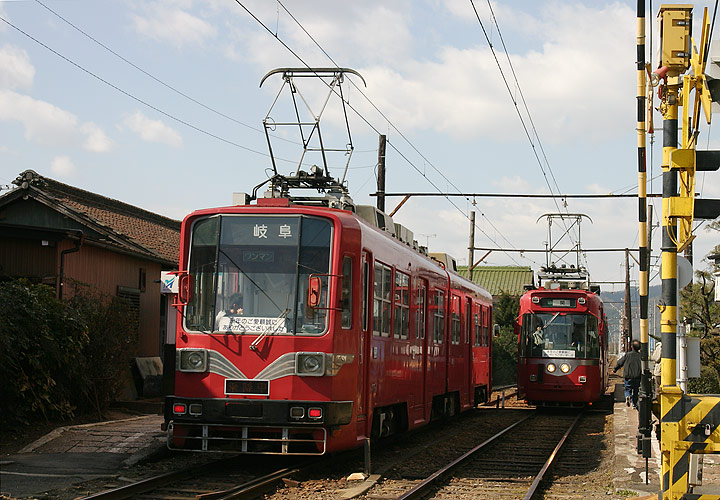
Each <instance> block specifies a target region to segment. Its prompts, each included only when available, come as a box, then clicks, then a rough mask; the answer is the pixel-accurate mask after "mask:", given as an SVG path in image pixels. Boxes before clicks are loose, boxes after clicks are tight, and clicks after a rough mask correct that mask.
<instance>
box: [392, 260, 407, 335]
mask: <svg viewBox="0 0 720 500" xmlns="http://www.w3.org/2000/svg"><path fill="white" fill-rule="evenodd" d="M409 330H410V276H408V275H407V274H405V273H402V272H400V271H395V330H394V333H393V336H394V337H395V338H400V339H406V338H408V331H409Z"/></svg>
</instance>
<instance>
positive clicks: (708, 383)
mask: <svg viewBox="0 0 720 500" xmlns="http://www.w3.org/2000/svg"><path fill="white" fill-rule="evenodd" d="M688 392H690V393H691V394H720V382H718V377H717V373H716V372H715V370H713V369H712V368H711V367H709V366H703V367H702V368H701V369H700V378H691V379H690V380H689V381H688Z"/></svg>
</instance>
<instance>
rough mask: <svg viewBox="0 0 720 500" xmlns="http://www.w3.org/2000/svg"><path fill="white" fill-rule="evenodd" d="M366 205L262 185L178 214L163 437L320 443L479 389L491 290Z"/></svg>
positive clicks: (333, 444) (420, 413)
mask: <svg viewBox="0 0 720 500" xmlns="http://www.w3.org/2000/svg"><path fill="white" fill-rule="evenodd" d="M365 208H366V209H367V208H369V209H371V210H370V216H369V217H367V216H366V217H362V216H360V215H359V213H357V212H356V211H355V210H354V207H347V208H345V207H341V208H331V207H328V206H318V205H314V206H311V205H308V204H302V203H295V202H294V201H293V200H292V199H290V198H267V199H265V198H260V199H258V200H257V202H256V203H254V204H246V205H240V206H232V207H225V208H216V209H208V210H200V211H197V212H194V213H192V214H191V215H189V216H188V217H187V218H186V219H185V220H184V221H183V224H182V233H181V254H180V266H181V267H180V268H181V269H182V270H183V271H182V272H181V273H180V275H181V276H180V294H179V304H178V309H179V314H180V315H179V321H178V326H177V337H176V342H177V345H176V351H177V356H176V372H175V390H174V394H173V395H172V396H169V397H167V399H166V407H165V408H166V409H165V419H166V423H165V425H166V428H167V432H168V443H169V446H170V447H171V448H173V449H187V450H200V451H231V452H241V453H265V454H323V453H326V452H333V451H337V450H342V449H348V448H353V447H358V446H362V444H363V442H364V440H365V439H366V438H370V437H382V436H385V435H388V434H392V433H394V432H398V431H402V430H406V429H412V428H415V427H419V426H421V425H423V424H426V423H427V422H429V421H430V420H432V419H434V418H438V417H442V416H447V415H451V414H453V413H457V412H460V411H463V410H467V409H469V408H472V407H473V406H475V405H476V404H478V403H480V402H482V401H485V400H486V399H487V398H488V397H489V392H490V388H491V380H490V377H491V375H490V374H491V373H492V370H491V343H492V342H491V334H490V331H491V328H490V326H491V317H492V311H491V309H492V298H491V296H490V294H489V293H488V292H487V291H485V290H484V289H482V288H481V287H479V286H478V285H476V284H475V283H472V282H470V281H468V280H466V279H464V278H462V277H460V276H459V275H458V274H456V273H455V272H453V271H452V270H451V269H446V268H447V267H448V266H441V265H439V264H438V263H437V262H434V261H433V260H431V259H430V258H429V257H428V256H427V255H424V254H423V253H422V252H419V251H418V250H417V249H416V248H414V245H413V242H412V241H401V240H400V239H398V238H397V237H394V236H393V234H392V233H394V232H395V227H394V226H393V225H392V220H391V219H390V218H389V217H387V216H385V214H383V213H382V212H378V211H374V207H365ZM369 221H372V222H369ZM398 230H404V228H401V227H400V228H398ZM405 231H406V230H405Z"/></svg>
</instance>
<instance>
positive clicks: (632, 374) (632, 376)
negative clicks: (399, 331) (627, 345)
mask: <svg viewBox="0 0 720 500" xmlns="http://www.w3.org/2000/svg"><path fill="white" fill-rule="evenodd" d="M623 367H624V370H623V377H624V379H625V380H624V385H625V405H626V406H630V404H631V403H632V407H633V408H634V409H636V410H637V407H638V396H639V393H640V377H641V375H642V359H641V357H640V341H639V340H633V342H632V350H631V351H630V352H626V353H625V355H624V356H623V357H622V358H620V359H619V360H618V362H617V363H616V364H615V368H613V372H614V373H617V371H618V370H619V369H620V368H623Z"/></svg>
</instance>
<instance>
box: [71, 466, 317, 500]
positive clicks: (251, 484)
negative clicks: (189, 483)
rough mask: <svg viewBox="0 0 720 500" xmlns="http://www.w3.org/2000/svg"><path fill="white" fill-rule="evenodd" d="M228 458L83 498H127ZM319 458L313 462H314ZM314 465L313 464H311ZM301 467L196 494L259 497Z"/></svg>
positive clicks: (223, 499) (217, 498) (215, 498)
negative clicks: (230, 486) (214, 490)
mask: <svg viewBox="0 0 720 500" xmlns="http://www.w3.org/2000/svg"><path fill="white" fill-rule="evenodd" d="M226 460H227V459H225V460H216V461H213V462H209V463H207V464H203V465H201V466H191V467H185V468H183V469H180V470H177V471H173V472H167V473H165V474H160V475H158V476H154V477H150V478H147V479H143V480H142V481H138V482H136V483H131V484H128V485H125V486H120V487H118V488H114V489H112V490H107V491H101V492H100V493H95V494H94V495H90V496H86V497H82V498H80V499H79V500H123V499H126V498H134V497H136V496H137V495H141V494H143V493H147V492H148V491H152V490H154V489H157V488H160V487H163V486H165V485H166V484H168V483H171V482H172V481H175V480H179V479H187V477H188V476H189V475H193V476H197V475H198V473H200V472H202V471H204V470H206V469H212V468H215V467H217V465H218V464H219V463H221V462H223V461H226ZM314 463H315V462H313V464H314ZM311 465H312V464H311ZM300 470H301V468H286V469H280V470H277V471H275V472H272V473H270V474H267V475H265V476H262V477H258V478H255V479H251V480H250V481H248V482H246V483H244V484H241V485H239V486H236V487H234V488H230V489H228V490H224V491H217V492H212V493H205V494H200V495H197V496H196V498H198V499H202V500H230V499H250V498H256V497H257V496H258V495H260V493H262V492H264V491H266V490H268V489H270V488H271V487H272V486H273V485H274V484H275V483H276V482H278V481H280V480H282V479H283V478H286V477H288V476H291V475H293V474H296V473H298V472H299V471H300Z"/></svg>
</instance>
